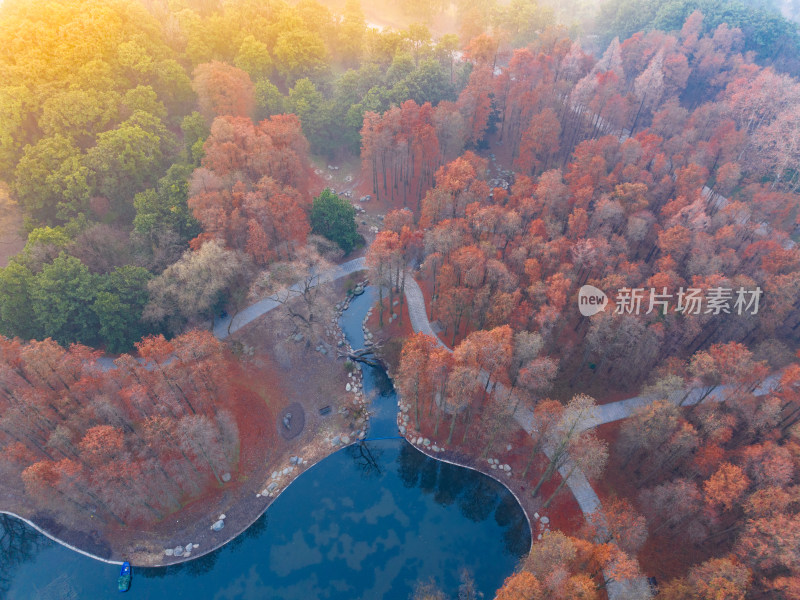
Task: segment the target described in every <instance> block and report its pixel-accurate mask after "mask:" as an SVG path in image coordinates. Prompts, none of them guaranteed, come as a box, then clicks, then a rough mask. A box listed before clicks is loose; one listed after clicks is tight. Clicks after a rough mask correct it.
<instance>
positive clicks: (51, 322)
mask: <svg viewBox="0 0 800 600" xmlns="http://www.w3.org/2000/svg"><path fill="white" fill-rule="evenodd" d="M98 282H99V279H98V276H96V275H92V274H91V273H90V272H89V269H88V268H87V267H86V265H84V264H83V263H82V262H81V261H80V260H78V259H77V258H75V257H74V256H68V255H66V254H65V253H63V252H62V253H61V254H60V255H59V256H58V257H57V258H56V259H55V260H54V261H53V262H52V263H50V264H48V265H45V266H44V267H42V270H41V272H40V273H38V274H36V275H35V276H34V277H33V278H32V280H31V284H30V286H29V289H30V301H31V308H32V310H33V314H34V322H35V324H36V326H37V330H38V333H39V335H40V336H41V337H51V338H53V339H54V340H55V341H57V342H58V343H59V344H62V345H64V346H66V345H68V344H71V343H73V342H80V343H82V344H92V343H94V342H95V341H96V340H97V332H98V329H99V324H98V322H97V317H96V315H95V312H94V310H92V305H93V304H94V300H95V297H96V294H97V289H98Z"/></svg>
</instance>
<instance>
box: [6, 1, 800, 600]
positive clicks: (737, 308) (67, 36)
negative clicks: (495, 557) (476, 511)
mask: <svg viewBox="0 0 800 600" xmlns="http://www.w3.org/2000/svg"><path fill="white" fill-rule="evenodd" d="M395 9H396V10H399V11H400V12H401V13H402V14H403V15H405V18H406V21H407V25H406V26H404V27H403V28H396V29H395V28H391V27H383V26H374V25H373V24H371V23H369V22H368V17H367V13H369V14H370V15H372V14H374V12H373V11H374V10H376V9H374V8H370V7H367V6H366V4H365V5H360V4H359V2H358V0H346V1H344V2H338V3H331V4H330V6H328V5H323V4H320V3H319V2H317V1H316V0H300V1H299V2H296V3H286V2H282V1H275V2H260V1H256V0H236V1H230V2H217V1H214V0H181V1H179V2H166V1H164V0H144V1H141V2H140V1H139V0H111V1H100V0H86V1H80V2H79V1H76V0H47V1H41V2H31V1H29V0H5V1H4V2H3V3H2V5H1V6H0V82H1V83H0V175H1V176H2V179H3V180H5V181H6V182H7V183H8V185H9V189H10V191H11V196H13V198H14V199H15V201H16V202H17V203H18V206H19V209H20V211H21V213H22V215H23V216H24V225H23V228H24V236H25V243H24V248H23V249H22V251H21V252H19V253H18V254H16V255H15V256H13V257H12V258H11V259H10V261H9V262H8V265H7V266H5V267H4V268H2V269H0V335H1V336H3V337H0V352H2V360H0V373H1V374H0V471H2V473H3V478H4V480H8V481H14V482H15V484H14V485H15V486H17V487H19V488H20V489H23V490H24V491H25V493H26V494H27V497H28V498H29V499H30V502H31V503H32V506H33V507H34V508H35V510H41V511H53V510H58V511H64V512H70V511H71V512H74V514H76V515H77V514H83V513H85V512H87V511H98V514H99V515H102V517H101V518H102V519H104V520H106V521H108V522H113V523H115V524H117V525H121V526H122V525H127V524H130V523H145V522H155V521H158V520H160V519H163V518H164V516H165V515H168V514H170V513H172V512H174V511H176V510H178V509H179V508H180V507H181V506H184V505H186V504H187V503H189V502H192V501H194V500H196V499H198V498H201V497H202V496H203V494H204V493H205V492H206V491H207V490H208V489H210V488H213V487H214V485H215V484H219V483H220V482H221V480H222V477H223V476H224V475H226V476H227V477H230V474H231V472H236V470H237V468H238V459H239V453H240V451H241V448H240V445H239V444H240V440H239V435H238V425H237V418H238V419H241V414H242V413H243V412H244V410H245V409H244V408H243V405H241V404H240V402H241V399H240V398H239V396H238V394H236V393H231V385H232V383H231V377H233V375H234V374H236V373H237V369H239V368H240V365H239V359H238V357H237V356H235V355H234V354H233V353H232V352H231V351H230V350H231V349H230V348H229V347H228V346H227V345H226V344H224V343H223V342H221V341H219V340H217V339H216V338H214V336H213V335H212V334H211V333H210V332H209V331H208V330H209V329H211V328H212V327H213V324H214V322H215V319H219V317H220V316H221V315H223V314H225V313H231V314H236V313H237V312H238V311H239V310H241V309H242V308H243V307H245V306H247V305H248V304H250V303H252V302H254V301H256V300H260V299H261V298H263V297H264V296H266V295H267V291H269V292H270V293H271V292H272V291H274V290H273V286H272V284H273V283H274V282H275V281H278V280H282V278H283V279H285V278H286V277H287V276H288V275H296V274H297V272H298V271H297V268H298V267H297V266H298V265H301V264H306V263H308V261H309V256H313V257H315V258H314V259H313V260H316V253H317V252H319V253H321V254H324V255H325V258H327V259H329V260H334V261H335V260H338V259H341V258H342V257H343V256H345V255H347V256H350V254H351V253H353V252H359V251H360V248H361V246H362V245H363V244H364V243H366V245H367V248H366V250H365V256H366V264H367V265H368V268H369V272H370V279H371V283H372V284H376V285H377V286H378V287H379V290H380V291H379V293H380V300H379V303H378V307H377V311H376V312H377V313H378V314H377V320H378V325H379V327H381V328H384V327H385V328H386V329H385V331H387V332H389V333H388V334H387V335H390V336H391V337H392V338H393V339H392V340H390V341H391V342H392V343H387V344H386V346H385V350H386V352H385V353H384V357H383V358H384V360H385V361H386V363H387V364H388V366H389V367H390V370H391V371H392V374H393V377H394V380H395V385H396V387H397V389H398V391H399V393H400V395H401V396H402V398H403V399H404V401H405V402H407V403H409V405H410V407H411V410H410V412H409V415H410V421H409V434H411V432H412V431H413V432H416V433H420V434H421V433H424V434H426V435H428V436H431V437H433V436H436V438H435V439H441V440H445V439H446V444H447V446H448V447H455V448H457V450H458V452H460V453H462V455H464V456H468V457H471V458H475V457H480V458H481V459H485V458H486V457H487V456H489V455H490V453H491V452H492V451H493V450H496V449H497V448H498V447H501V446H505V445H506V442H507V441H508V440H511V439H512V438H513V439H516V438H514V436H515V435H517V434H518V433H519V431H521V426H520V424H519V420H520V418H522V416H521V415H526V417H525V418H529V419H530V422H531V423H532V424H533V431H534V432H535V433H534V435H532V436H527V435H525V436H524V437H525V438H526V440H525V442H524V448H525V456H524V457H523V460H522V463H521V468H520V469H518V471H519V472H520V473H517V470H515V473H514V476H515V477H520V478H521V479H520V481H521V482H524V483H525V484H527V485H528V490H527V494H528V495H529V496H532V497H533V498H534V499H535V501H536V502H539V503H540V505H541V506H544V507H545V508H547V507H548V506H551V504H552V503H555V504H558V502H560V501H561V500H560V499H561V498H562V497H563V496H564V495H566V494H567V489H565V486H566V485H567V483H568V480H569V479H570V477H575V478H577V476H578V474H579V473H582V474H585V475H586V476H587V477H588V479H589V480H590V481H591V482H592V483H594V484H596V485H597V487H598V490H599V493H600V495H601V496H602V499H603V508H604V512H603V514H600V515H596V517H595V518H594V519H592V518H588V519H586V520H585V522H583V523H581V524H578V525H575V526H573V527H572V528H571V529H570V530H565V531H563V532H561V531H554V532H553V533H552V534H548V535H546V536H545V537H544V538H543V539H542V540H540V541H535V542H534V544H533V547H532V549H531V552H530V554H529V555H528V556H527V558H525V559H524V560H523V561H522V562H521V564H520V566H519V568H518V570H517V572H516V573H514V574H513V575H512V576H511V577H509V578H508V579H507V580H506V583H505V585H504V586H503V587H502V588H501V589H500V590H499V591H498V593H497V598H501V599H502V600H517V599H520V600H521V599H529V600H530V599H533V600H536V599H539V598H564V599H567V598H586V599H593V598H603V597H605V596H606V588H607V586H608V584H609V583H610V581H612V580H614V579H628V578H631V577H635V576H638V575H640V574H641V573H642V572H645V571H649V570H654V569H657V570H658V572H659V581H660V584H659V597H663V598H667V599H675V600H677V599H682V598H687V599H688V598H726V599H727V598H731V599H738V598H742V599H744V598H776V599H781V598H786V599H791V598H800V570H798V569H799V567H798V565H800V495H798V490H800V485H798V483H800V479H798V477H800V475H798V469H800V424H798V421H800V396H798V390H800V364H798V346H799V345H798V341H800V340H799V339H798V336H799V335H800V250H798V248H797V242H798V241H799V240H800V235H799V234H798V226H800V203H799V202H798V189H799V188H800V170H798V168H797V165H798V164H800V81H798V79H797V76H798V75H800V62H798V58H799V57H800V38H798V31H797V25H796V24H795V23H794V22H792V21H790V20H788V19H787V18H785V17H783V16H781V14H780V13H779V12H778V11H777V10H776V6H775V5H774V4H773V3H771V2H769V1H767V0H765V1H763V2H755V1H754V2H743V1H741V2H740V1H736V2H723V1H722V0H674V1H671V2H667V3H657V2H653V1H651V0H607V1H606V2H603V3H602V4H601V5H600V6H599V7H595V6H594V5H593V6H592V7H588V6H587V5H586V3H584V2H579V1H578V0H575V1H570V2H565V3H558V4H556V3H552V4H551V3H548V2H541V3H537V2H536V1H535V0H512V1H511V2H508V3H504V2H474V1H472V0H459V1H458V2H455V3H443V2H438V1H437V2H433V1H428V0H426V1H421V0H405V1H404V2H401V3H399V4H397V6H396V7H395ZM387 10H389V9H388V8H387ZM370 18H372V17H371V16H370ZM447 19H453V20H454V22H455V23H456V26H454V27H453V28H451V29H450V30H446V29H447V28H446V27H443V26H442V23H443V22H445V21H446V20H447ZM347 161H351V162H352V163H354V164H357V165H358V171H359V172H358V176H357V179H358V181H359V182H360V183H359V185H360V186H361V187H360V189H361V190H362V191H363V193H365V194H366V193H368V194H371V195H372V196H374V199H373V200H370V202H372V203H373V204H372V205H371V206H370V211H372V212H373V213H374V214H373V216H375V215H377V213H378V212H379V213H380V215H379V219H380V230H379V231H377V233H375V232H370V231H369V230H368V228H367V227H366V223H367V221H366V220H364V221H361V225H358V219H361V217H357V216H356V214H357V208H358V206H357V203H352V204H351V202H350V201H349V200H348V199H347V197H346V196H344V195H339V194H337V193H336V191H335V190H331V189H330V186H329V185H327V184H326V183H325V179H324V177H323V176H321V175H320V173H324V170H322V169H320V168H318V167H319V165H323V164H325V163H327V164H328V165H330V164H331V163H335V164H338V163H339V162H347ZM354 185H355V184H354ZM354 205H356V206H355V208H354ZM373 206H374V207H375V208H374V209H373ZM375 211H377V212H375ZM376 218H377V217H376ZM376 229H377V228H376ZM324 238H327V239H328V240H331V242H332V243H326V242H325V241H324ZM333 246H336V247H337V248H333ZM312 247H313V248H314V249H315V250H313V251H311V252H309V248H312ZM312 262H313V261H312ZM308 264H310V263H308ZM315 264H316V263H315ZM312 270H313V269H312ZM309 272H310V271H309ZM412 279H413V283H414V284H415V285H418V286H419V287H420V288H421V290H422V293H423V295H424V298H425V309H426V312H427V317H428V319H429V320H430V321H431V322H433V324H434V325H435V328H436V330H437V332H438V339H437V338H432V337H430V336H427V335H425V334H422V333H413V332H412V331H410V330H409V324H408V323H407V319H405V317H404V316H403V315H404V314H405V313H403V310H402V309H403V305H404V303H405V292H406V288H407V286H409V285H410V284H411V283H412V282H411V281H410V280H412ZM585 285H590V286H594V287H595V288H597V289H598V290H601V291H603V292H605V293H606V294H607V295H608V296H609V298H610V302H609V305H608V308H607V309H606V310H604V311H601V312H598V313H597V314H595V315H593V316H583V315H582V314H581V313H580V312H579V311H578V310H577V309H578V294H579V290H580V289H581V288H582V287H583V286H585ZM636 291H638V292H641V294H642V295H641V304H640V305H637V306H636V307H635V308H636V309H635V310H634V306H633V305H630V304H628V305H625V303H624V302H625V298H626V297H628V298H629V297H630V294H632V293H634V292H636ZM626 294H627V295H628V296H626ZM690 298H694V299H695V300H697V302H698V303H696V304H694V305H693V306H694V309H692V308H690V307H688V306H687V304H686V303H685V301H686V302H688V300H689V299H690ZM755 299H758V300H759V302H758V303H755ZM398 306H400V309H398V308H395V307H398ZM626 306H627V308H626ZM328 308H329V307H328ZM640 309H641V310H640ZM314 310H316V308H315V309H314ZM320 310H322V309H320ZM394 311H398V312H399V313H400V316H399V318H397V317H396V316H395V315H394V314H393V313H394ZM312 312H313V311H312ZM325 314H326V315H327V313H325ZM396 319H397V320H396ZM398 321H399V322H398ZM315 327H317V325H316V324H315ZM393 328H394V329H393ZM404 328H405V329H404ZM309 331H311V329H309ZM310 338H311V336H309V339H310ZM239 350H241V348H239ZM105 353H109V354H111V355H113V356H118V358H116V359H115V360H114V364H115V366H116V368H115V369H113V370H106V369H105V368H104V367H103V362H102V361H101V360H100V357H101V356H103V355H104V354H105ZM765 386H767V389H766V391H764V388H765ZM693 389H695V390H700V391H701V394H702V397H701V398H699V400H700V401H699V402H698V401H697V400H698V398H696V397H693V400H692V401H691V402H690V401H689V397H690V390H693ZM631 396H641V397H646V398H648V399H649V401H648V403H647V405H646V406H644V407H643V408H640V409H639V410H637V411H635V412H634V414H633V415H632V416H631V417H630V418H627V419H625V420H623V421H621V422H619V423H616V424H610V423H609V424H606V425H602V426H600V427H597V428H585V427H584V426H583V425H582V424H583V423H584V420H585V419H587V418H589V415H591V414H594V413H595V411H596V409H597V408H598V407H599V406H602V405H604V404H606V403H608V402H612V401H614V400H619V399H621V398H626V397H631ZM705 399H708V401H707V402H702V400H705ZM712 400H713V401H712ZM238 423H239V425H241V421H238ZM545 451H547V452H549V454H548V455H547V456H545ZM120 465H122V466H121V467H120ZM565 472H566V473H567V474H565ZM143 477H146V478H147V480H148V481H149V482H151V485H150V486H149V489H147V490H142V489H138V488H137V486H136V485H135V482H136V481H137V480H140V479H142V478H143ZM683 546H685V547H686V551H685V552H684V553H683V554H684V556H681V557H678V558H674V557H672V555H673V554H676V553H679V552H680V551H681V550H680V549H681V548H682V547H683ZM665 553H666V554H667V555H669V556H670V560H669V561H666V562H668V563H669V565H668V566H661V565H658V560H657V559H656V558H654V557H658V556H664V555H665ZM434 587H435V586H426V585H421V586H420V588H419V593H418V597H419V598H440V597H441V596H440V595H437V594H439V592H438V591H436V590H435V589H434Z"/></svg>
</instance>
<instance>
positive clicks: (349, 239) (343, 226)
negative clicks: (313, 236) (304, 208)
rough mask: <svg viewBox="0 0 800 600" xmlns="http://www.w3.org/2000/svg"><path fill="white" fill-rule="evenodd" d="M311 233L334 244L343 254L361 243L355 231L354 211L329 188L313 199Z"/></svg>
mask: <svg viewBox="0 0 800 600" xmlns="http://www.w3.org/2000/svg"><path fill="white" fill-rule="evenodd" d="M311 231H312V232H313V233H317V234H319V235H322V236H325V237H326V238H328V239H329V240H331V241H334V242H336V243H337V244H339V247H340V248H341V249H342V250H344V251H345V253H347V252H350V251H351V250H352V249H353V248H354V247H355V246H356V245H357V244H358V243H359V242H360V241H361V236H360V235H359V233H358V231H357V230H356V210H355V209H354V208H353V207H352V206H351V204H350V203H349V202H348V201H347V200H344V199H342V198H339V196H337V195H336V194H334V193H333V192H332V191H331V190H330V189H329V188H325V189H324V190H322V193H321V194H320V195H319V196H317V197H316V198H314V203H313V205H312V207H311Z"/></svg>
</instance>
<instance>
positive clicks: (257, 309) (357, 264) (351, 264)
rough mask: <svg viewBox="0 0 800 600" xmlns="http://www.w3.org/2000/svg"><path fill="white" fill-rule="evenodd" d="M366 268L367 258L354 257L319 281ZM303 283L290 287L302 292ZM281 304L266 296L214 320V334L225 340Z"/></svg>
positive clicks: (272, 297)
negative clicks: (232, 314)
mask: <svg viewBox="0 0 800 600" xmlns="http://www.w3.org/2000/svg"><path fill="white" fill-rule="evenodd" d="M365 268H366V260H365V259H364V257H361V258H354V259H353V260H350V261H347V262H346V263H342V264H341V265H336V266H335V267H332V268H330V269H328V270H326V271H322V272H321V273H320V274H319V281H318V283H328V282H329V281H335V280H337V279H340V278H342V277H345V276H347V275H350V274H351V273H355V272H356V271H362V270H364V269H365ZM300 286H301V284H299V283H296V284H295V285H293V286H291V287H290V288H289V289H290V290H291V291H295V292H300V291H301V290H302V288H301V287H300ZM280 305H281V304H280V302H278V301H277V299H276V296H270V297H269V298H265V299H264V300H260V301H259V302H256V303H255V304H251V305H250V306H248V307H247V308H245V309H244V310H241V311H239V312H238V313H237V314H236V315H235V316H233V317H225V318H224V319H216V320H215V321H214V335H215V336H216V337H217V338H218V339H220V340H224V339H225V338H226V337H228V336H229V335H230V334H231V333H234V332H235V331H239V330H240V329H241V328H242V327H244V326H245V325H247V324H248V323H251V322H253V321H255V320H256V319H257V318H258V317H260V316H261V315H264V314H266V313H268V312H269V311H271V310H273V309H275V308H277V307H279V306H280Z"/></svg>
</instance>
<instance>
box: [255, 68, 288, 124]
mask: <svg viewBox="0 0 800 600" xmlns="http://www.w3.org/2000/svg"><path fill="white" fill-rule="evenodd" d="M286 104H287V99H286V96H284V95H283V94H281V91H280V90H279V89H278V86H276V85H275V84H274V83H272V82H271V81H270V80H269V79H266V78H265V79H259V80H258V81H257V82H256V107H257V108H258V117H259V119H266V118H268V117H271V116H272V115H281V114H283V113H285V112H286Z"/></svg>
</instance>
